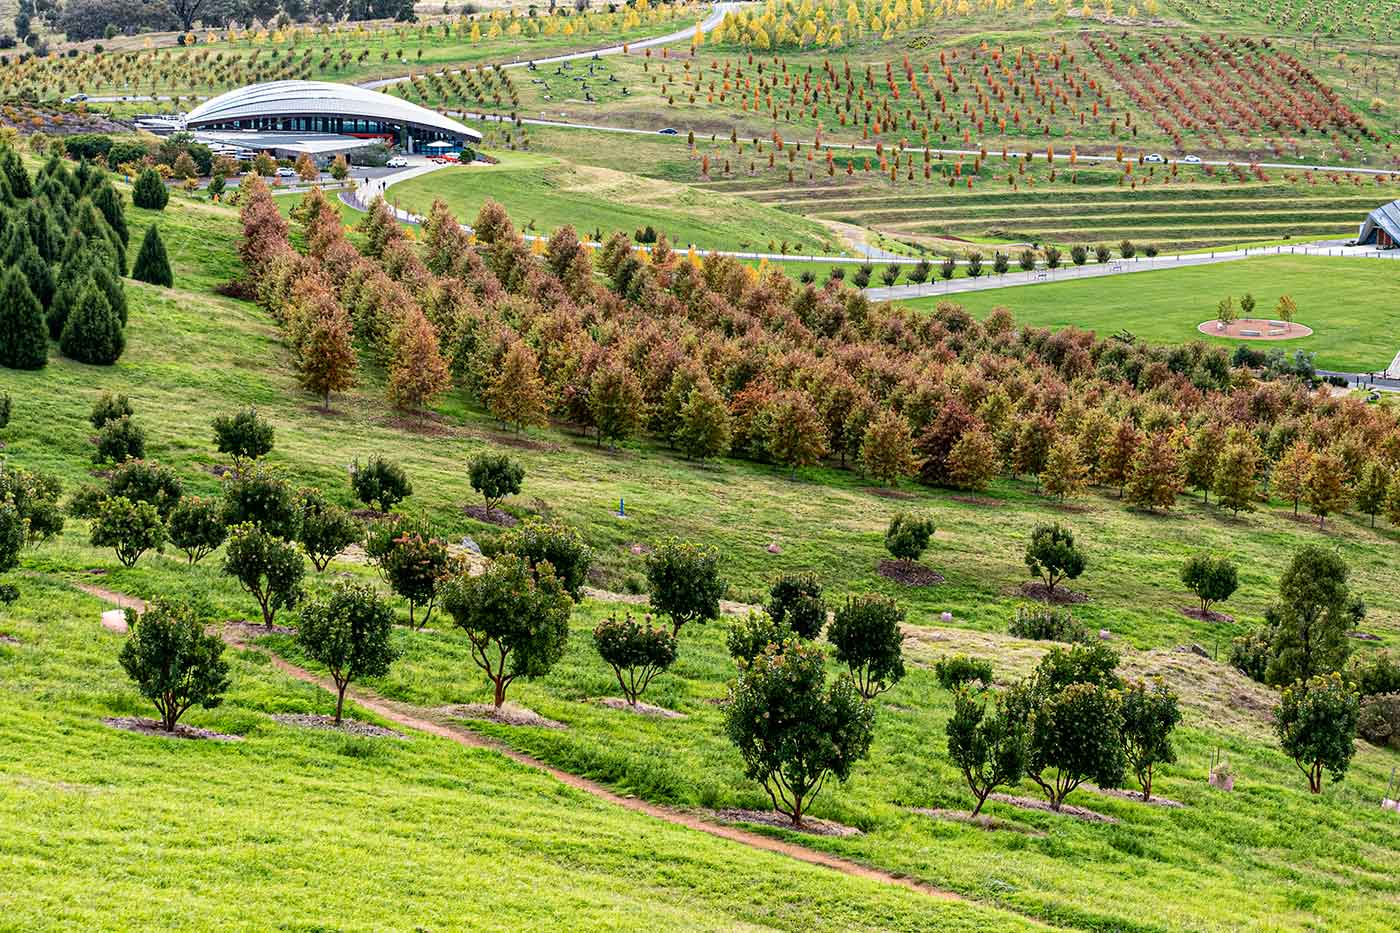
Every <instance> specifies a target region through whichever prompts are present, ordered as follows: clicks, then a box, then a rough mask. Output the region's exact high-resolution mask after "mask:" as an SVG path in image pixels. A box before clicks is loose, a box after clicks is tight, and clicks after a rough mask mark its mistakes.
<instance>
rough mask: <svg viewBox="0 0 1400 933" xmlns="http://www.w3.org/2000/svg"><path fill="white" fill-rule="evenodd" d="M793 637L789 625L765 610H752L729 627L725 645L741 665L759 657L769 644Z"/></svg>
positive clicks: (775, 643) (779, 643) (731, 655)
mask: <svg viewBox="0 0 1400 933" xmlns="http://www.w3.org/2000/svg"><path fill="white" fill-rule="evenodd" d="M792 637H793V632H792V630H791V629H789V628H788V627H787V626H785V625H782V624H781V623H779V622H777V621H775V620H774V619H773V617H772V616H770V615H769V614H767V613H765V612H750V613H749V614H748V615H746V616H745V617H744V618H743V619H741V620H739V621H737V622H735V623H734V624H733V625H731V626H730V627H729V633H728V634H727V635H725V638H724V646H725V648H726V649H728V651H729V656H730V657H731V658H733V659H734V660H735V661H737V662H739V664H740V666H742V665H744V664H747V663H749V662H751V661H753V660H754V658H757V657H758V656H759V655H760V654H762V653H763V652H764V650H765V649H766V648H767V647H768V646H769V645H781V644H782V643H783V642H785V641H787V640H788V639H790V638H792Z"/></svg>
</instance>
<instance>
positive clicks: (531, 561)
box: [498, 517, 655, 607]
mask: <svg viewBox="0 0 1400 933" xmlns="http://www.w3.org/2000/svg"><path fill="white" fill-rule="evenodd" d="M498 546H499V548H500V550H501V551H502V552H503V553H506V554H514V555H515V556H517V557H521V558H523V559H524V560H525V564H526V566H528V567H529V568H530V569H531V570H534V569H535V568H537V567H540V566H542V565H544V564H548V565H549V567H550V572H551V573H552V574H553V575H554V576H555V578H556V579H558V581H559V585H560V586H562V587H563V588H564V592H566V593H568V594H569V596H570V598H572V599H573V600H574V602H578V601H579V600H581V599H582V598H583V585H584V584H585V583H586V582H588V568H589V567H590V566H591V565H592V563H593V551H592V549H590V548H589V547H588V545H587V544H584V543H583V536H582V535H580V534H579V533H578V529H577V528H574V527H573V526H571V525H566V524H565V523H563V522H561V521H554V520H545V519H542V518H538V517H533V518H530V519H529V520H527V521H525V522H523V523H522V524H519V525H516V526H515V527H514V528H511V529H510V530H509V531H507V532H506V533H505V534H503V535H501V537H500V539H499V540H498ZM654 605H655V604H654V603H653V607H654Z"/></svg>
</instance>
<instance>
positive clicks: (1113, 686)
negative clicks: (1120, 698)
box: [1035, 641, 1123, 695]
mask: <svg viewBox="0 0 1400 933" xmlns="http://www.w3.org/2000/svg"><path fill="white" fill-rule="evenodd" d="M1118 661H1119V658H1118V652H1116V651H1114V650H1113V649H1112V648H1110V647H1108V645H1105V644H1104V643H1102V642H1099V641H1092V642H1076V643H1074V644H1071V645H1069V646H1068V647H1061V646H1060V645H1055V646H1054V647H1052V648H1051V649H1050V650H1049V651H1047V652H1045V654H1044V656H1042V657H1041V659H1040V661H1039V662H1038V663H1037V664H1036V666H1035V687H1036V690H1037V691H1038V692H1039V693H1041V694H1042V695H1043V694H1049V693H1057V692H1059V691H1061V690H1063V689H1064V688H1065V687H1068V686H1069V685H1070V684H1093V685H1094V686H1096V687H1103V688H1105V689H1108V690H1117V689H1118V688H1119V687H1121V686H1123V679H1122V678H1121V677H1119V676H1118V673H1117V671H1118Z"/></svg>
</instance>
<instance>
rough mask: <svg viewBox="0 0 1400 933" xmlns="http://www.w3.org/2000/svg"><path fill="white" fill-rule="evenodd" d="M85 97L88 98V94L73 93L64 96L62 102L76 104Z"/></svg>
mask: <svg viewBox="0 0 1400 933" xmlns="http://www.w3.org/2000/svg"><path fill="white" fill-rule="evenodd" d="M87 99H88V96H87V95H86V94H74V95H73V96H72V97H65V98H63V102H64V103H65V104H78V103H82V102H83V101H85V100H87Z"/></svg>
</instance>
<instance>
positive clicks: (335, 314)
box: [297, 295, 358, 411]
mask: <svg viewBox="0 0 1400 933" xmlns="http://www.w3.org/2000/svg"><path fill="white" fill-rule="evenodd" d="M307 312H308V313H307V317H306V320H305V323H304V325H303V328H304V329H303V331H302V335H301V339H300V340H299V341H298V348H297V349H298V353H297V379H298V381H300V382H301V386H302V388H303V389H306V390H307V391H308V392H313V393H315V394H316V395H319V396H321V400H322V407H323V408H325V409H326V410H327V411H329V410H330V407H331V393H332V392H344V391H345V390H346V389H349V388H351V387H352V386H354V385H355V367H356V364H357V362H358V360H357V359H356V357H355V346H354V333H353V331H352V328H351V326H350V315H349V314H348V313H347V312H346V310H345V308H344V306H342V305H341V303H340V302H338V301H336V300H335V299H334V298H333V297H331V296H330V295H327V296H326V299H325V300H323V301H320V302H318V303H317V304H316V305H315V306H314V307H313V308H310V309H307Z"/></svg>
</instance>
